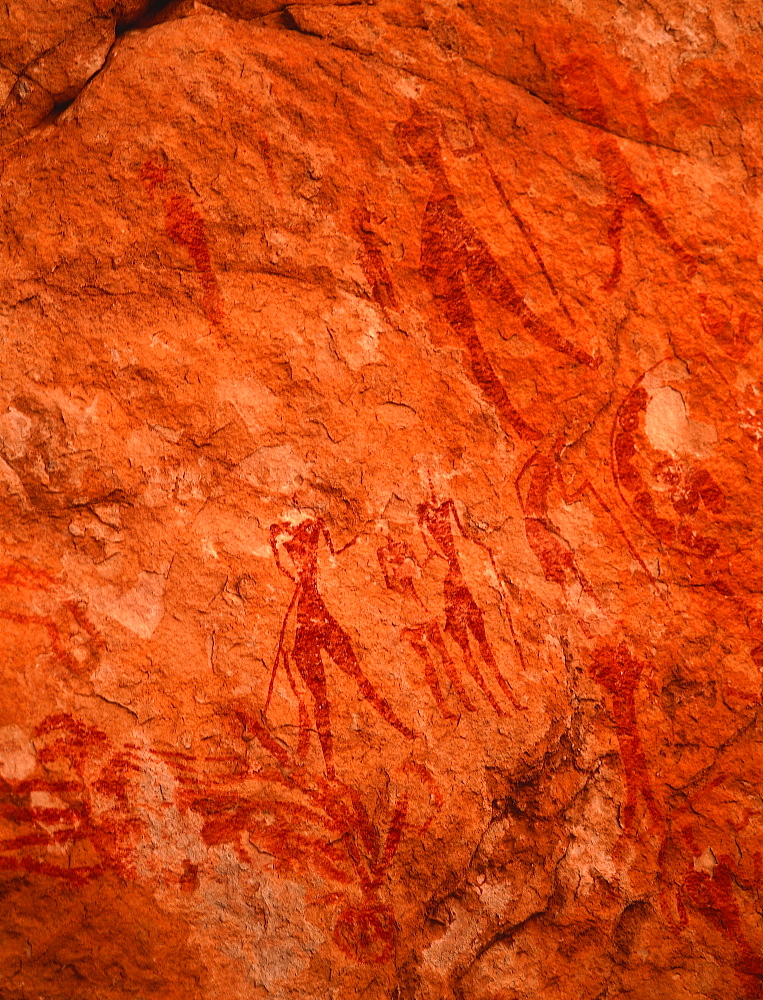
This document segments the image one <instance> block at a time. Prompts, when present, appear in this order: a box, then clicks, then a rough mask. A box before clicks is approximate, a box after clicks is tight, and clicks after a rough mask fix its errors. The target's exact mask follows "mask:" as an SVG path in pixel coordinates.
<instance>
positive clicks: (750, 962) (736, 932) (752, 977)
mask: <svg viewBox="0 0 763 1000" xmlns="http://www.w3.org/2000/svg"><path fill="white" fill-rule="evenodd" d="M738 878H739V876H738V874H737V872H736V865H735V863H734V861H733V859H732V858H731V857H730V856H729V855H721V857H719V858H718V860H717V862H716V864H715V865H714V866H713V871H712V873H710V872H708V871H695V870H692V871H690V872H688V873H687V875H686V878H685V879H684V882H683V884H682V885H681V889H680V896H679V913H680V916H681V922H682V923H683V924H687V923H688V914H687V911H686V904H688V905H689V907H690V908H691V909H692V910H694V911H695V912H696V913H699V914H700V915H701V916H702V917H703V918H704V919H705V920H706V921H707V923H708V924H710V926H711V927H714V928H715V929H716V930H717V931H720V933H721V934H723V935H724V936H725V937H726V938H727V939H728V940H729V941H730V943H731V944H732V946H733V948H734V950H735V953H736V956H735V960H734V968H735V970H736V972H737V974H738V975H739V976H740V977H741V978H743V979H744V981H745V985H746V986H747V987H748V989H746V990H745V993H744V996H746V997H750V998H751V1000H752V998H756V1000H757V998H759V997H760V996H761V994H763V956H761V955H760V954H758V952H757V951H756V950H755V948H754V947H753V946H752V944H751V943H750V940H749V938H748V937H747V935H746V933H745V930H744V925H743V922H742V915H741V912H740V909H739V904H738V902H737V900H736V895H735V892H734V884H735V882H736V881H737V880H738ZM751 981H752V982H751Z"/></svg>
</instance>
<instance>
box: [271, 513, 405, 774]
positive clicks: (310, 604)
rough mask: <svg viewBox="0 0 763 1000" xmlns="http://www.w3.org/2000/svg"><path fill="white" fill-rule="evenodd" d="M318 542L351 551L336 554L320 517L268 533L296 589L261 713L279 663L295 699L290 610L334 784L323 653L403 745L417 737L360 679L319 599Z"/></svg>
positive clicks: (297, 659) (342, 635) (300, 666)
mask: <svg viewBox="0 0 763 1000" xmlns="http://www.w3.org/2000/svg"><path fill="white" fill-rule="evenodd" d="M321 538H323V539H324V540H325V542H326V545H327V546H328V548H329V551H330V552H331V554H332V555H335V554H338V552H343V551H344V549H346V548H348V547H349V546H348V545H345V546H344V547H343V548H342V549H339V550H338V551H337V550H335V549H334V544H333V541H332V539H331V534H330V532H329V529H328V527H327V525H326V523H325V521H324V520H323V518H320V517H319V518H312V517H308V518H306V519H305V520H303V521H302V522H301V523H299V524H296V525H295V524H291V523H289V522H287V521H281V522H280V523H279V524H273V525H271V527H270V544H271V547H272V549H273V555H274V557H275V560H276V565H277V566H278V569H279V570H280V571H281V573H283V574H284V576H287V577H289V579H290V580H292V581H293V582H294V584H295V589H294V594H293V595H292V599H291V603H290V604H289V608H288V610H287V612H286V615H285V616H284V621H283V627H282V630H281V636H280V639H279V643H278V650H277V652H276V659H275V664H274V667H273V673H272V675H271V680H270V687H269V690H268V696H267V701H266V703H265V711H266V712H267V708H268V705H269V703H270V697H271V695H272V692H273V683H274V680H275V675H276V672H277V670H278V666H279V663H280V662H281V660H283V663H284V667H285V669H286V671H287V674H289V679H290V683H291V685H292V689H293V690H295V693H296V684H295V681H294V677H293V675H292V674H291V670H290V666H289V654H288V653H287V651H286V647H285V634H286V627H287V624H288V621H289V617H290V615H291V613H292V610H294V614H295V617H296V632H295V636H294V645H293V647H292V650H291V659H292V660H293V662H294V665H295V666H296V668H297V671H298V673H299V675H300V677H301V678H302V680H303V681H304V683H305V685H306V686H307V689H308V691H309V692H310V694H311V696H312V699H313V703H314V710H315V724H316V728H317V730H318V739H319V740H320V744H321V750H322V751H323V759H324V762H325V766H326V775H327V777H329V778H333V777H334V776H335V769H334V750H333V734H332V730H331V708H330V702H329V697H328V689H327V685H326V671H325V668H324V665H323V659H322V655H321V654H322V653H325V654H326V655H327V656H328V657H329V658H330V659H331V660H333V661H334V663H335V664H336V665H337V666H338V667H339V669H340V670H341V671H342V672H343V673H345V674H346V675H347V676H348V677H351V678H352V680H353V681H354V682H355V683H356V684H357V686H358V688H359V689H360V692H361V694H362V695H363V697H364V698H365V699H366V701H368V702H370V704H371V705H372V706H373V707H374V708H375V709H376V711H377V712H378V713H379V715H380V716H381V717H382V718H383V719H384V721H385V722H387V723H389V725H390V726H392V727H393V728H394V729H396V730H397V731H398V732H399V733H401V734H402V735H403V736H405V737H406V738H407V739H413V738H414V736H415V733H414V732H413V730H412V729H410V728H409V727H408V726H406V725H404V724H403V723H402V722H401V721H400V719H399V718H398V716H397V715H396V713H395V711H394V710H393V708H392V707H391V705H390V704H389V702H388V701H387V699H386V698H384V697H382V696H381V695H380V694H379V693H378V692H377V690H376V688H375V687H374V686H373V684H372V683H371V682H370V681H369V680H368V678H367V677H366V675H365V674H364V673H363V671H362V669H361V667H360V664H359V663H358V659H357V657H356V655H355V651H354V650H353V648H352V643H351V642H350V639H349V637H348V636H347V633H346V632H345V631H344V629H343V628H342V627H341V625H340V624H339V623H338V622H337V620H336V618H334V616H333V615H332V614H331V612H330V611H329V609H328V608H327V607H326V605H325V603H324V601H323V598H322V597H321V595H320V592H319V590H318V548H319V545H320V541H321ZM351 544H352V542H350V543H349V545H351ZM282 551H285V552H286V554H287V555H288V556H289V558H290V559H291V562H292V565H293V567H294V572H292V571H291V570H289V569H288V568H287V567H286V566H285V565H284V563H283V561H282ZM297 697H299V695H297Z"/></svg>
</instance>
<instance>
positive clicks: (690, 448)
mask: <svg viewBox="0 0 763 1000" xmlns="http://www.w3.org/2000/svg"><path fill="white" fill-rule="evenodd" d="M645 429H646V436H647V437H648V438H649V442H650V444H651V445H652V447H653V448H657V449H658V450H659V451H666V452H668V453H669V454H670V455H678V454H692V455H697V456H704V455H707V454H709V453H710V452H711V451H712V449H713V445H714V444H715V442H716V441H717V440H718V434H717V432H716V430H715V428H714V427H710V426H709V425H708V424H703V423H700V422H699V421H698V420H692V419H691V418H690V417H689V415H688V414H687V412H686V403H685V402H684V398H683V396H682V395H681V393H680V392H678V390H677V389H673V388H672V387H671V386H669V385H663V386H661V387H660V388H659V389H655V390H653V391H652V394H651V397H650V399H649V403H648V404H647V408H646V421H645Z"/></svg>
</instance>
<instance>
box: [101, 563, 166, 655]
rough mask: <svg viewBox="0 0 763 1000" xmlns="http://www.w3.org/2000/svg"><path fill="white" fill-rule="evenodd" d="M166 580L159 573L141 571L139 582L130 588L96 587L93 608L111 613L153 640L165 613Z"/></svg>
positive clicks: (116, 618) (118, 619)
mask: <svg viewBox="0 0 763 1000" xmlns="http://www.w3.org/2000/svg"><path fill="white" fill-rule="evenodd" d="M166 582H167V581H166V580H165V578H164V577H163V576H161V575H159V574H158V573H141V574H140V575H139V576H138V582H137V583H136V584H135V586H134V587H131V588H130V589H129V590H119V588H117V587H114V586H106V587H95V588H93V590H92V591H91V595H90V605H91V607H92V609H93V610H94V611H96V612H99V613H100V614H105V615H108V616H109V617H110V618H113V619H114V620H115V621H118V622H119V624H120V625H124V627H125V628H127V629H129V630H130V631H131V632H134V633H135V634H136V635H139V636H140V637H141V638H142V639H150V638H151V636H152V635H153V634H154V632H155V631H156V629H157V627H158V626H159V622H160V621H161V620H162V616H163V615H164V601H163V596H164V588H165V585H166Z"/></svg>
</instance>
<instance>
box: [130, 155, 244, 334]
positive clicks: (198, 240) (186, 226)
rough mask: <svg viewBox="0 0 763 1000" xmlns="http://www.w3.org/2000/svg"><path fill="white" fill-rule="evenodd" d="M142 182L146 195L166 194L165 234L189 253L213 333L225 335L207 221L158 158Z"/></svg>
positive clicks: (148, 166) (147, 166)
mask: <svg viewBox="0 0 763 1000" xmlns="http://www.w3.org/2000/svg"><path fill="white" fill-rule="evenodd" d="M140 179H141V181H142V182H143V184H144V186H145V188H146V191H148V193H149V195H151V197H153V195H154V192H155V191H156V190H157V189H158V190H160V191H163V192H164V199H163V206H164V231H165V233H166V234H167V236H168V237H169V238H170V239H171V240H172V242H173V243H177V245H178V246H180V247H183V249H184V250H186V251H187V252H188V255H189V257H190V258H191V260H192V262H193V265H194V267H195V268H196V273H197V274H198V276H199V282H200V284H201V288H202V291H203V296H202V308H203V310H204V315H205V316H206V317H207V319H208V321H209V322H210V324H211V325H212V328H213V330H215V331H222V330H223V328H224V325H225V310H224V308H223V301H222V295H221V294H220V286H219V283H218V281H217V275H216V274H215V271H214V268H213V267H212V255H211V253H210V250H209V240H208V237H207V230H206V224H205V222H204V218H203V216H202V215H200V213H199V212H198V211H197V210H196V208H195V207H194V204H193V202H192V201H191V199H190V198H189V197H188V195H186V194H184V193H183V192H182V191H181V190H180V188H179V187H178V185H177V184H176V182H175V181H174V180H173V178H172V173H171V170H170V167H169V165H168V164H166V163H161V162H160V161H159V160H158V159H157V158H149V159H148V160H146V162H145V163H144V164H143V169H142V170H141V172H140Z"/></svg>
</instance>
